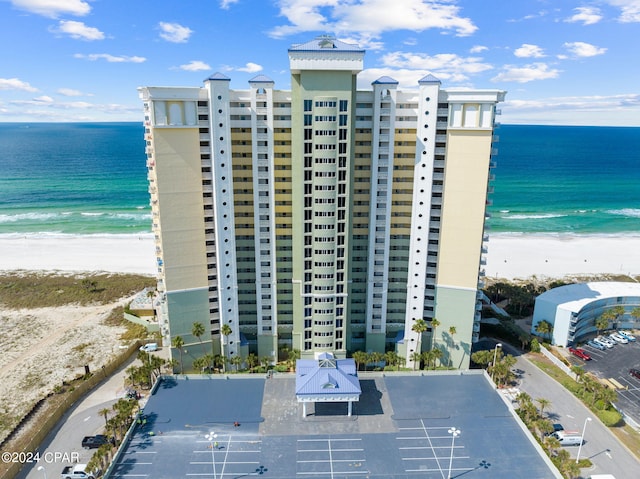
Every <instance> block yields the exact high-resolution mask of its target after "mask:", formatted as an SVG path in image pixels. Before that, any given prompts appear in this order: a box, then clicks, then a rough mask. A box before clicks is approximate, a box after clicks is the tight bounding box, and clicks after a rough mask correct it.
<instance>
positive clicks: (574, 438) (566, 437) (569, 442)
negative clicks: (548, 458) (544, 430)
mask: <svg viewBox="0 0 640 479" xmlns="http://www.w3.org/2000/svg"><path fill="white" fill-rule="evenodd" d="M552 436H553V437H555V438H556V439H557V440H558V441H560V444H561V445H562V446H579V445H581V444H582V436H581V435H580V433H579V432H577V431H558V432H554V433H553V434H552Z"/></svg>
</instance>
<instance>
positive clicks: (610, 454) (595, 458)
mask: <svg viewBox="0 0 640 479" xmlns="http://www.w3.org/2000/svg"><path fill="white" fill-rule="evenodd" d="M503 347H504V348H505V351H506V352H508V353H509V354H513V355H514V356H516V358H517V362H516V365H515V369H520V370H521V371H522V373H521V374H520V380H519V385H518V389H519V390H520V391H524V392H526V393H527V394H529V396H531V398H532V399H533V400H534V401H535V399H537V398H545V399H548V400H549V401H551V405H550V406H548V407H547V408H546V409H545V414H546V415H547V416H548V417H549V419H551V420H552V422H559V423H561V424H562V425H563V426H564V428H565V429H567V430H574V431H579V432H580V433H582V430H583V428H584V424H585V421H586V419H587V418H588V417H591V418H592V420H591V421H590V422H587V426H586V430H585V435H584V440H585V442H584V445H583V446H582V450H581V452H580V457H587V458H589V459H590V460H591V462H592V463H593V467H592V468H591V469H589V470H587V469H583V470H582V477H585V478H586V477H589V476H591V475H593V474H613V475H614V476H615V477H616V479H627V478H628V479H635V478H636V477H637V472H638V471H639V470H640V461H639V460H638V459H637V458H636V457H635V456H634V455H633V454H631V452H629V450H628V449H627V448H626V447H625V446H623V445H622V444H620V442H618V440H617V438H616V437H615V436H614V435H613V434H612V433H611V432H610V431H609V429H608V428H607V427H606V426H605V425H604V424H602V423H601V422H600V420H599V419H598V418H597V416H595V415H594V414H593V413H592V412H591V411H589V409H587V408H586V407H585V406H584V405H583V404H582V403H581V402H580V401H579V400H578V399H577V398H576V397H575V396H573V394H571V393H570V392H569V391H567V390H566V389H565V388H563V387H562V386H561V385H560V384H559V383H558V382H556V381H555V380H554V379H552V378H550V377H549V376H547V375H546V374H545V373H543V372H542V371H541V370H540V369H538V368H537V367H536V366H535V365H534V364H533V363H531V362H530V361H529V360H528V359H527V358H526V357H524V356H522V355H521V353H520V352H519V351H517V350H516V349H512V348H511V347H510V346H508V345H503ZM567 449H568V450H569V452H570V453H571V455H572V456H573V457H576V455H577V452H578V448H577V447H568V448H567Z"/></svg>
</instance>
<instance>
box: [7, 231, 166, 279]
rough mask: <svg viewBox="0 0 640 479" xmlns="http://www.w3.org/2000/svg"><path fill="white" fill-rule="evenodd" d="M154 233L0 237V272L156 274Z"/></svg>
mask: <svg viewBox="0 0 640 479" xmlns="http://www.w3.org/2000/svg"><path fill="white" fill-rule="evenodd" d="M155 261H156V258H155V245H154V240H153V236H151V235H141V236H136V235H96V236H71V235H70V236H29V235H27V236H17V235H11V236H5V237H0V271H11V270H43V271H82V272H86V271H106V272H110V273H138V274H145V275H154V274H155V271H156V267H155Z"/></svg>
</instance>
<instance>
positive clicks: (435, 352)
mask: <svg viewBox="0 0 640 479" xmlns="http://www.w3.org/2000/svg"><path fill="white" fill-rule="evenodd" d="M443 354H444V353H443V352H442V349H438V348H433V349H432V350H431V360H432V361H433V369H434V370H435V369H436V359H440V358H441V357H442V355H443Z"/></svg>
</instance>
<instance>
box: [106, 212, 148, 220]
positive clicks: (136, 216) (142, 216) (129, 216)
mask: <svg viewBox="0 0 640 479" xmlns="http://www.w3.org/2000/svg"><path fill="white" fill-rule="evenodd" d="M111 216H113V217H114V218H121V219H123V220H148V219H151V213H116V214H114V215H111Z"/></svg>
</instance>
